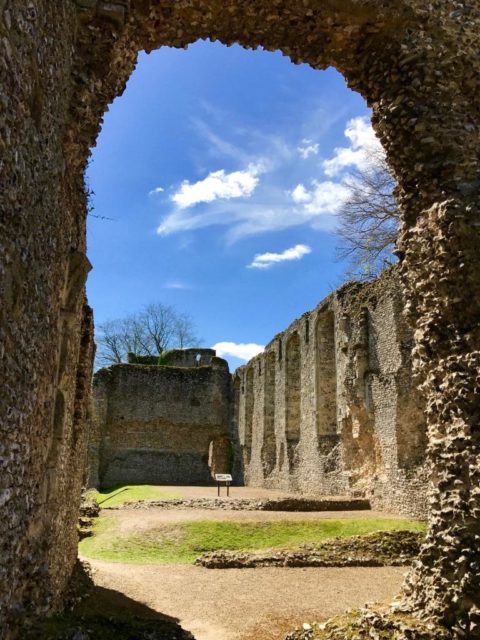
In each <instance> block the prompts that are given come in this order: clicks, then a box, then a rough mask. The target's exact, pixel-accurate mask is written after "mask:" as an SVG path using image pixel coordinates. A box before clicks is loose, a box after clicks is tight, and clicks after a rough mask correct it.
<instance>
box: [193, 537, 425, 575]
mask: <svg viewBox="0 0 480 640" xmlns="http://www.w3.org/2000/svg"><path fill="white" fill-rule="evenodd" d="M423 539H424V535H423V534H421V533H413V532H411V531H392V532H390V531H388V532H378V533H372V534H368V535H364V536H352V537H348V538H341V537H339V538H334V539H333V540H328V541H325V542H323V543H321V544H317V545H302V546H301V547H300V548H299V549H297V550H294V551H292V550H278V551H264V552H262V553H258V552H255V553H250V552H236V551H215V552H210V553H204V554H203V555H201V556H200V557H199V558H197V560H196V561H195V564H196V565H198V566H202V567H206V568H207V569H252V568H256V567H386V566H397V567H398V566H408V565H410V564H411V563H412V561H413V559H414V558H415V557H416V556H417V555H418V552H419V550H420V545H421V543H422V541H423Z"/></svg>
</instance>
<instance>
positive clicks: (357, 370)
mask: <svg viewBox="0 0 480 640" xmlns="http://www.w3.org/2000/svg"><path fill="white" fill-rule="evenodd" d="M403 306H404V300H403V296H402V292H401V287H400V281H399V274H398V272H397V270H396V269H392V270H390V271H389V272H387V273H385V274H384V275H383V276H382V277H381V278H379V279H378V280H377V281H375V282H372V283H368V284H360V283H352V284H347V285H345V286H343V287H342V288H341V289H339V290H337V291H336V292H334V293H333V294H332V295H331V296H329V298H327V299H326V300H324V301H323V302H321V303H320V304H319V305H318V306H317V307H316V308H315V309H314V310H313V311H310V312H308V313H306V314H304V315H303V316H302V317H301V318H300V319H299V320H296V321H295V322H294V323H292V324H291V325H290V326H289V327H288V329H286V330H285V331H284V332H282V333H280V334H278V335H277V336H275V338H274V339H273V340H272V341H271V342H270V343H269V344H268V345H267V347H266V348H265V351H264V352H263V353H261V354H260V355H258V356H256V357H255V358H253V359H252V360H251V361H250V362H249V363H248V364H247V365H245V366H244V367H241V368H239V369H237V371H236V372H235V374H234V382H233V389H234V399H233V400H234V410H233V415H234V424H235V427H234V435H235V436H236V443H237V450H238V451H239V452H240V456H241V462H242V470H243V476H244V479H245V483H246V484H247V485H253V486H264V487H268V488H274V489H283V490H285V491H300V492H304V493H309V492H310V493H316V494H324V495H353V496H355V495H356V496H363V497H365V498H367V499H368V500H369V501H370V503H371V505H372V508H374V509H378V510H384V511H390V512H393V513H402V514H405V515H410V516H415V517H420V518H426V514H427V504H426V496H427V479H426V473H425V458H426V440H427V436H426V422H425V418H424V404H423V401H422V400H421V399H420V397H419V395H418V393H417V392H416V389H415V386H414V383H413V381H412V362H411V351H412V347H413V332H412V329H411V328H410V326H409V325H408V324H407V323H406V321H405V318H404V317H403V316H402V310H403ZM292 362H293V363H294V366H291V363H292ZM289 363H290V366H289Z"/></svg>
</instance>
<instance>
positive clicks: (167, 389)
mask: <svg viewBox="0 0 480 640" xmlns="http://www.w3.org/2000/svg"><path fill="white" fill-rule="evenodd" d="M192 351H193V350H192ZM209 355H210V359H209V361H210V362H211V361H212V360H214V364H209V365H201V366H193V367H190V366H185V364H183V365H182V366H170V365H168V366H155V365H135V364H119V365H113V366H111V367H109V368H107V369H101V370H100V371H98V372H97V373H96V374H95V376H94V383H93V410H92V429H91V435H90V445H89V458H90V464H89V468H90V480H89V484H90V486H100V487H111V486H114V485H116V484H160V485H161V484H177V485H182V484H183V485H190V484H200V485H201V484H209V483H211V482H212V476H213V474H215V473H227V472H228V471H229V469H228V466H227V465H228V454H227V455H225V454H224V452H225V449H226V450H227V452H228V447H229V417H230V373H229V371H228V364H227V363H226V362H225V361H221V359H220V358H215V352H213V353H210V354H209ZM217 360H219V361H221V364H219V365H217V364H215V361H217ZM176 361H179V362H182V363H185V362H189V353H186V354H184V357H181V355H180V354H177V358H176ZM192 362H195V360H194V359H193V360H192ZM209 463H210V466H209Z"/></svg>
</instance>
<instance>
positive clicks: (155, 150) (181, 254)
mask: <svg viewBox="0 0 480 640" xmlns="http://www.w3.org/2000/svg"><path fill="white" fill-rule="evenodd" d="M372 144H375V139H374V137H373V133H372V131H371V128H370V125H369V111H368V109H367V107H366V105H365V103H364V101H363V99H362V98H361V97H360V96H359V95H358V94H355V93H353V92H351V91H349V90H348V89H347V87H346V85H345V81H344V80H343V78H342V76H340V75H339V74H338V73H337V72H335V71H334V70H327V71H314V70H312V69H311V68H310V67H308V66H307V65H299V66H298V65H293V64H292V63H291V62H290V60H289V59H288V58H285V57H283V56H282V55H281V54H280V53H269V52H265V51H262V50H257V51H247V50H244V49H242V48H241V47H239V46H233V47H229V48H227V47H225V46H223V45H221V44H219V43H209V42H197V43H196V44H194V45H192V46H191V47H189V49H188V50H186V51H185V50H176V49H169V48H163V49H161V50H159V51H156V52H154V53H152V54H150V55H149V56H147V55H145V54H141V55H140V58H139V64H138V67H137V69H136V71H135V72H134V74H133V75H132V77H131V79H130V81H129V83H128V85H127V89H126V91H125V92H124V94H123V96H121V97H120V98H118V99H117V100H116V101H115V102H114V103H113V104H112V105H111V107H110V110H109V112H108V113H107V114H106V116H105V122H104V125H103V129H102V133H101V134H100V137H99V139H98V143H97V147H96V148H95V149H94V150H93V155H92V160H91V163H90V167H89V170H88V177H87V180H88V185H89V188H90V189H91V190H92V191H93V192H94V195H93V196H92V204H93V206H94V211H93V213H94V214H95V215H96V216H101V217H104V218H111V219H112V220H105V219H99V218H94V217H92V216H91V217H90V218H89V228H88V255H89V258H90V260H91V262H92V264H93V266H94V270H93V271H92V273H91V274H90V277H89V280H88V285H87V287H88V295H89V299H90V304H91V305H92V306H93V308H94V311H95V318H96V323H97V325H98V324H100V323H102V322H104V321H105V320H108V319H113V318H120V317H122V316H125V315H127V314H129V313H132V312H135V311H139V310H141V308H142V306H144V305H146V304H148V303H150V302H163V303H165V304H172V305H174V306H175V307H176V308H177V309H178V310H179V311H181V312H187V313H189V314H191V316H192V317H193V319H194V321H195V323H196V326H197V328H198V333H199V335H200V336H201V338H202V339H203V345H204V346H213V345H216V344H219V343H220V344H221V343H232V344H231V345H222V346H221V347H220V349H219V350H220V351H221V352H222V354H223V355H224V357H227V359H228V360H229V362H230V365H231V368H232V369H233V368H235V367H236V366H238V365H239V364H243V363H244V361H245V360H244V359H241V358H240V359H239V358H236V357H233V354H235V353H236V354H237V355H242V356H243V357H244V358H245V357H247V355H252V354H253V353H254V352H255V350H256V348H255V346H250V347H242V346H239V345H260V346H262V345H265V344H266V343H267V342H268V341H269V340H270V339H271V338H272V337H273V336H274V335H275V333H277V332H278V331H281V330H283V329H284V328H286V327H287V326H288V325H289V324H290V322H292V321H293V320H294V319H295V318H296V317H298V316H299V315H301V314H302V313H304V312H305V311H307V310H308V309H310V308H312V307H314V306H315V305H316V304H317V303H318V302H319V301H320V300H321V299H322V298H323V297H324V296H326V295H327V294H328V293H329V292H330V291H331V290H332V289H333V288H335V287H336V286H337V285H338V284H339V283H340V282H341V278H342V272H343V270H344V268H345V265H342V264H339V263H337V262H336V261H335V247H336V245H337V242H338V240H337V238H336V236H335V233H334V229H335V211H336V209H337V208H338V206H339V205H340V204H341V202H342V199H344V198H345V197H346V186H345V184H344V182H343V181H344V179H345V175H346V174H347V173H348V171H349V170H351V168H352V167H358V166H361V164H362V162H363V161H364V159H365V154H366V149H367V148H368V145H372Z"/></svg>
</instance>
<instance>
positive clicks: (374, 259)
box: [337, 149, 400, 278]
mask: <svg viewBox="0 0 480 640" xmlns="http://www.w3.org/2000/svg"><path fill="white" fill-rule="evenodd" d="M344 184H345V185H346V186H347V187H348V189H349V191H350V196H349V197H348V199H347V200H346V201H345V203H344V205H343V206H342V208H341V209H340V211H339V214H338V218H339V224H338V227H337V234H338V235H339V236H340V239H341V242H340V245H339V247H338V248H337V257H338V259H340V260H344V259H348V260H349V262H350V266H349V271H348V274H349V275H355V276H356V277H364V278H369V277H375V276H376V275H378V274H379V273H380V272H381V271H382V270H383V269H384V268H385V267H386V266H389V265H390V264H392V262H393V257H392V251H393V249H394V246H395V241H396V239H397V234H398V227H399V221H400V213H399V208H398V204H397V202H396V200H395V196H394V188H395V180H394V178H393V176H392V174H391V173H390V169H389V167H388V165H387V162H386V159H385V156H384V154H383V151H382V150H381V149H372V150H371V152H370V154H369V159H368V163H367V165H366V166H365V167H364V168H362V169H358V170H356V171H355V172H352V173H351V174H350V175H349V176H348V177H347V178H346V179H345V181H344Z"/></svg>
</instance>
